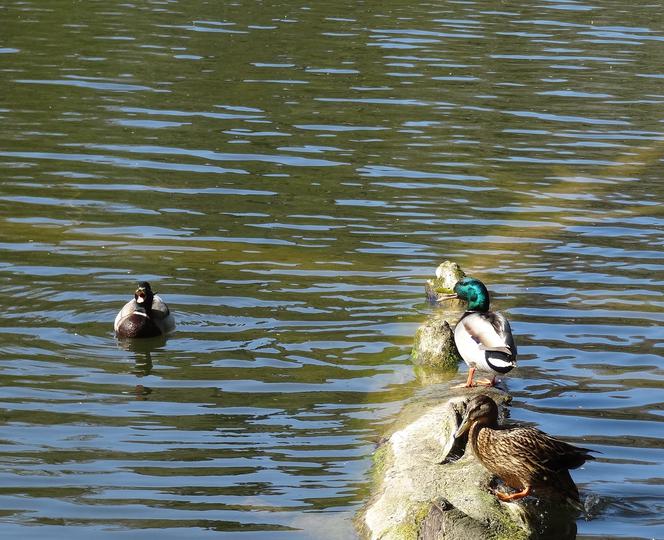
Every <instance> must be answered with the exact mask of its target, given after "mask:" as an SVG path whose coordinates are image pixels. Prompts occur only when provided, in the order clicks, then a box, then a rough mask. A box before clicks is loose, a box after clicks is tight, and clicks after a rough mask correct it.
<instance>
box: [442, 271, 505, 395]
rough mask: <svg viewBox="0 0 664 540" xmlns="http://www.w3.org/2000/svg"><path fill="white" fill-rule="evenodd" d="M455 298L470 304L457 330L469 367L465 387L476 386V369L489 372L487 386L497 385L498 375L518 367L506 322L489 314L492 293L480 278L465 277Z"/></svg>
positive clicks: (456, 333) (455, 290) (457, 340)
mask: <svg viewBox="0 0 664 540" xmlns="http://www.w3.org/2000/svg"><path fill="white" fill-rule="evenodd" d="M454 292H455V294H454V295H453V296H454V297H457V298H461V299H462V300H465V301H466V302H467V303H468V307H467V311H466V312H465V313H464V314H463V315H462V317H461V319H459V322H458V323H457V325H456V327H455V329H454V343H455V344H456V347H457V350H458V351H459V354H460V355H461V358H463V360H464V362H466V364H468V367H469V371H468V380H467V381H466V384H465V386H466V387H471V386H473V375H474V374H475V370H477V369H479V370H482V371H488V372H490V373H491V374H492V375H493V377H492V378H491V380H488V381H486V382H483V383H484V384H487V385H488V386H493V385H494V384H495V383H496V374H498V373H502V374H504V373H507V372H508V371H510V370H511V369H512V368H513V367H514V366H516V354H517V352H516V343H514V337H512V329H511V328H510V323H509V322H508V321H507V319H506V318H505V317H504V316H503V315H502V314H500V313H495V312H493V311H489V291H487V288H486V287H485V286H484V283H482V282H481V281H480V280H479V279H474V278H464V279H462V280H461V281H459V282H458V283H457V284H456V285H455V286H454Z"/></svg>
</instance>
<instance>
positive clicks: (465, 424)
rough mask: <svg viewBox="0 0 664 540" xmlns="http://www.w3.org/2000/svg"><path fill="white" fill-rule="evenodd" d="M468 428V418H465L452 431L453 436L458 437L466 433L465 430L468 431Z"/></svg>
mask: <svg viewBox="0 0 664 540" xmlns="http://www.w3.org/2000/svg"><path fill="white" fill-rule="evenodd" d="M469 429H470V420H468V419H467V418H466V419H464V421H463V422H462V423H461V425H460V426H459V429H457V430H456V431H455V432H454V438H455V439H458V438H459V437H461V436H463V435H464V434H465V433H466V431H468V430H469Z"/></svg>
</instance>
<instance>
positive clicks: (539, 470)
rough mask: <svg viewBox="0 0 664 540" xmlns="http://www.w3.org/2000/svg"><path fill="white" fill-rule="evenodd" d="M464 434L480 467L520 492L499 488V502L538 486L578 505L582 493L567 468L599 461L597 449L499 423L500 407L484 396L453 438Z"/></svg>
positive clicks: (470, 406)
mask: <svg viewBox="0 0 664 540" xmlns="http://www.w3.org/2000/svg"><path fill="white" fill-rule="evenodd" d="M466 432H469V433H468V442H469V443H470V445H471V446H472V447H473V452H474V453H475V456H476V457H477V459H479V461H480V462H481V463H482V465H484V467H485V468H486V469H488V470H489V471H490V472H492V473H494V474H495V475H497V476H498V477H499V478H500V479H501V480H502V481H503V482H504V483H505V484H507V485H508V486H509V487H511V488H514V489H517V490H519V491H518V492H517V493H513V494H511V495H508V494H507V493H503V492H500V491H496V496H497V497H498V498H499V499H500V500H501V501H516V500H518V499H522V498H523V497H526V496H528V495H530V494H531V492H532V491H533V490H534V491H537V492H538V493H540V494H547V495H549V496H551V497H561V498H563V499H565V500H567V501H568V502H569V503H570V504H572V505H573V506H575V507H577V508H578V507H579V492H578V490H577V488H576V485H575V484H574V481H573V480H572V477H571V476H570V474H569V469H576V468H578V467H580V466H581V465H583V464H584V463H585V462H586V460H589V459H595V458H594V457H593V456H591V455H590V454H589V452H593V451H594V450H589V449H587V448H580V447H577V446H572V445H571V444H568V443H566V442H564V441H560V440H558V439H555V438H553V437H550V436H549V435H547V434H546V433H544V432H542V431H540V430H538V429H535V428H532V427H518V428H507V427H500V426H499V425H498V406H497V405H496V403H495V402H494V401H493V400H492V399H491V398H489V397H488V396H484V395H479V396H476V397H474V398H473V399H471V400H470V401H469V403H468V406H467V408H466V414H465V416H464V418H463V421H462V423H461V426H460V427H459V429H458V430H457V432H456V433H455V434H454V436H455V437H456V438H458V437H461V436H462V435H463V434H464V433H466Z"/></svg>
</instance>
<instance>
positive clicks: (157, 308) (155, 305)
mask: <svg viewBox="0 0 664 540" xmlns="http://www.w3.org/2000/svg"><path fill="white" fill-rule="evenodd" d="M170 313H171V310H170V309H168V306H167V305H166V302H164V301H163V300H162V299H161V298H160V297H159V296H157V295H156V294H155V295H154V297H153V298H152V315H153V316H154V317H160V318H162V319H164V318H166V317H168V316H169V315H170Z"/></svg>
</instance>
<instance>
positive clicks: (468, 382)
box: [452, 367, 477, 388]
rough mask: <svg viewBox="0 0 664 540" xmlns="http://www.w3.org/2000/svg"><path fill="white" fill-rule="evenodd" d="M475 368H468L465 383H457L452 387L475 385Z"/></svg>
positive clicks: (470, 386)
mask: <svg viewBox="0 0 664 540" xmlns="http://www.w3.org/2000/svg"><path fill="white" fill-rule="evenodd" d="M476 369H477V368H474V367H471V368H470V369H469V370H468V378H467V379H466V384H457V385H455V386H453V387H452V388H472V387H473V386H475V384H474V383H473V375H475V371H476Z"/></svg>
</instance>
